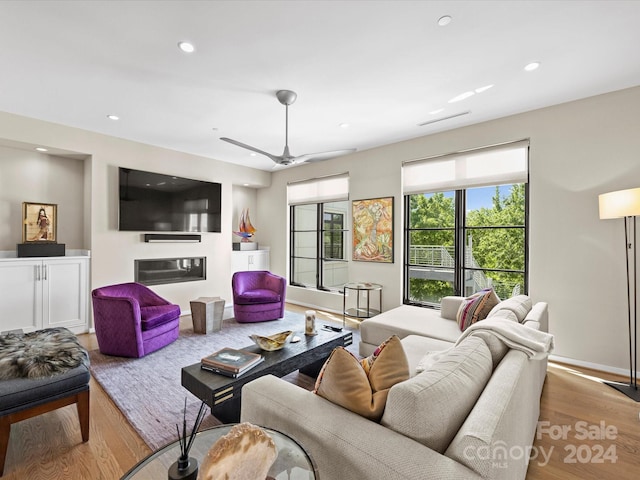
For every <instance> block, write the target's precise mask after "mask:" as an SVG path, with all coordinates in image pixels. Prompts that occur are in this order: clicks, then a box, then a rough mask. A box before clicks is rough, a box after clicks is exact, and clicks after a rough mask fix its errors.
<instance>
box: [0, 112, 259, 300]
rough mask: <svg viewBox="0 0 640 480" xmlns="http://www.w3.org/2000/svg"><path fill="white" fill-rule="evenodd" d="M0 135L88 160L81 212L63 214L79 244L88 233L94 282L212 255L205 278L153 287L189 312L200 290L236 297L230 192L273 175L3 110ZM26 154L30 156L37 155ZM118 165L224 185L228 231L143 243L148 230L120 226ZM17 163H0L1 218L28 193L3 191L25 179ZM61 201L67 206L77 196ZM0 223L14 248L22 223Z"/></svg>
mask: <svg viewBox="0 0 640 480" xmlns="http://www.w3.org/2000/svg"><path fill="white" fill-rule="evenodd" d="M0 139H4V141H2V140H0V144H4V145H12V146H13V145H16V144H23V146H24V148H30V149H31V151H32V150H33V149H32V147H29V145H31V146H37V145H41V146H45V147H49V148H51V149H63V150H66V151H69V152H77V153H81V154H83V155H84V156H85V157H86V158H88V159H87V160H85V163H84V165H83V169H82V172H83V174H82V175H84V182H83V177H82V176H80V177H78V176H77V175H76V182H74V186H73V187H72V189H73V190H74V191H75V192H76V193H75V195H76V197H77V199H78V202H81V203H82V205H83V210H82V211H77V212H73V213H72V212H67V211H66V210H67V209H66V207H65V212H63V211H62V210H61V211H59V221H60V222H61V224H62V222H67V221H68V220H67V215H69V218H73V221H74V222H77V223H78V227H77V228H78V231H77V234H74V238H73V242H74V243H76V242H79V241H80V240H79V239H82V240H81V242H82V247H84V248H86V249H90V250H91V257H92V259H91V288H96V287H98V286H102V285H107V284H112V283H119V282H127V281H133V267H134V259H142V258H162V257H178V256H206V257H207V280H206V281H199V282H186V283H177V284H169V285H158V286H157V287H154V290H156V291H157V292H158V293H159V294H160V295H163V296H165V297H166V298H168V299H169V300H171V301H173V302H176V303H178V304H179V305H180V307H181V309H182V310H183V311H186V310H189V300H191V299H194V298H197V297H199V296H212V295H219V296H221V297H223V298H226V299H228V300H231V285H230V271H231V242H232V233H231V227H232V212H233V197H232V191H233V188H234V185H242V183H244V182H251V184H252V185H268V184H269V182H270V174H269V173H267V172H263V171H260V170H255V169H251V168H246V167H240V166H237V165H231V164H228V163H224V162H220V161H216V160H212V159H208V158H203V157H197V156H194V155H188V154H184V153H180V152H175V151H171V150H166V149H162V148H157V147H153V146H149V145H143V144H140V143H135V142H131V141H127V140H123V139H118V138H114V137H108V136H105V135H100V134H96V133H92V132H87V131H84V130H79V129H75V128H70V127H65V126H62V125H56V124H51V123H47V122H42V121H38V120H33V119H29V118H25V117H20V116H16V115H12V114H8V113H1V112H0ZM12 148H13V147H12ZM25 155H26V156H28V157H29V158H31V156H32V155H33V154H32V153H28V154H25ZM63 160H64V159H63ZM69 162H73V161H69ZM119 166H123V167H131V168H137V169H141V170H150V171H154V172H160V173H167V174H175V175H179V176H183V177H189V178H195V179H199V180H208V181H216V182H220V183H222V205H223V212H222V227H223V228H222V233H203V234H202V242H201V243H187V244H180V243H161V244H149V243H144V242H143V241H142V233H138V232H119V231H118V230H117V215H118V170H117V168H118V167H119ZM13 167H14V166H13V165H12V168H11V169H9V168H7V162H6V160H3V161H2V163H0V168H1V170H0V211H1V212H6V211H8V212H11V213H9V214H7V213H2V216H3V217H6V216H7V215H10V216H11V217H10V218H13V217H15V215H19V211H20V208H21V202H22V197H21V196H20V195H17V194H16V193H15V192H14V193H12V194H11V196H10V197H9V196H8V194H6V193H5V192H7V191H8V190H9V189H10V188H11V189H13V188H15V187H13V185H18V186H19V185H21V184H23V183H25V181H26V179H27V178H28V177H30V176H31V175H29V174H28V172H24V171H22V168H18V171H17V172H16V171H15V169H14V168H13ZM45 185H46V186H47V188H50V189H51V190H52V191H54V192H55V194H54V195H53V196H52V197H51V198H56V195H62V194H63V193H62V191H63V190H65V189H67V188H70V187H69V185H68V184H67V182H65V181H64V179H62V178H60V179H59V178H57V177H56V178H52V177H49V178H47V181H46V182H45ZM25 188H27V187H26V186H25ZM34 200H37V199H34ZM62 203H63V204H65V205H66V204H67V203H71V200H64V201H63V202H62ZM15 212H18V213H15ZM63 217H64V218H63ZM5 225H8V227H5ZM2 228H3V232H4V229H5V228H8V229H9V230H10V231H9V234H8V238H9V239H8V240H7V241H4V240H3V247H2V248H1V249H2V250H4V249H9V250H14V249H15V244H13V245H12V242H14V240H15V239H17V238H18V235H19V233H17V232H19V228H20V227H19V223H16V222H14V221H11V220H9V222H8V223H6V224H3V227H2ZM16 230H17V232H16ZM1 236H4V233H3V234H2V235H1ZM62 238H63V237H61V240H62Z"/></svg>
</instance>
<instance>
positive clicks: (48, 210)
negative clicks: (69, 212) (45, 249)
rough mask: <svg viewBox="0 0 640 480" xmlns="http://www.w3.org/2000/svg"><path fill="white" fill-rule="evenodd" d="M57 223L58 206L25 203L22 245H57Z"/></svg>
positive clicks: (23, 204)
mask: <svg viewBox="0 0 640 480" xmlns="http://www.w3.org/2000/svg"><path fill="white" fill-rule="evenodd" d="M57 222H58V206H57V205H54V204H51V203H29V202H23V203H22V243H56V242H57V241H58V229H57Z"/></svg>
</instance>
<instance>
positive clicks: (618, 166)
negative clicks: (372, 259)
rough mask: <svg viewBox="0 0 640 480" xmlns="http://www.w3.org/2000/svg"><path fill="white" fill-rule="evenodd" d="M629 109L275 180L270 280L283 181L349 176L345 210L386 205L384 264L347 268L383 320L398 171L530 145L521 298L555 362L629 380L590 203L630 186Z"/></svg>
mask: <svg viewBox="0 0 640 480" xmlns="http://www.w3.org/2000/svg"><path fill="white" fill-rule="evenodd" d="M638 105H640V88H632V89H628V90H623V91H619V92H614V93H610V94H607V95H601V96H597V97H592V98H588V99H584V100H580V101H576V102H571V103H567V104H562V105H557V106H554V107H550V108H545V109H541V110H536V111H532V112H528V113H524V114H520V115H515V116H511V117H507V118H502V119H498V120H495V121H490V122H486V123H482V124H478V125H473V126H469V127H465V128H459V129H455V130H451V131H448V132H443V133H439V134H434V135H429V136H424V137H420V138H416V139H413V140H409V141H405V142H401V143H397V144H393V145H388V146H385V147H382V148H376V149H372V150H368V151H363V152H358V153H356V154H353V155H350V156H348V157H340V158H337V159H333V160H328V161H326V162H321V163H316V164H309V165H304V166H300V167H296V168H290V169H286V170H281V171H278V172H276V173H274V175H273V180H272V185H271V187H270V188H267V189H262V190H259V191H258V216H259V217H260V216H266V215H267V214H269V213H270V217H269V218H270V219H271V220H270V224H271V225H273V227H274V228H272V229H270V230H269V234H270V238H269V239H268V240H267V241H269V243H270V244H271V266H272V269H273V270H274V271H278V272H279V273H285V272H287V262H288V251H287V249H288V240H287V229H288V225H287V208H286V184H287V182H289V181H296V180H302V179H306V178H312V177H315V176H320V175H327V174H331V173H341V172H345V171H349V174H350V198H351V199H352V200H355V199H361V198H371V197H377V196H388V195H393V196H394V197H395V222H394V228H395V232H394V240H395V262H394V264H393V265H387V264H372V263H363V262H351V264H350V277H351V280H352V281H371V282H377V283H380V284H382V285H383V286H384V300H383V302H384V305H383V307H384V310H388V309H390V308H392V307H395V306H397V305H400V304H401V303H402V258H403V257H402V245H401V243H402V191H401V165H402V162H403V161H405V160H412V159H417V158H423V157H427V156H431V155H436V154H443V153H450V152H454V151H457V150H464V149H469V148H475V147H481V146H485V145H492V144H496V143H502V142H508V141H513V140H520V139H525V138H529V139H530V143H531V149H530V201H531V203H530V227H531V228H530V233H531V235H530V259H529V274H530V275H529V278H530V294H531V296H532V297H533V299H534V300H535V301H539V300H543V301H546V302H548V303H549V312H550V321H549V323H550V330H551V333H553V334H554V335H555V345H556V348H555V351H554V354H555V356H556V357H566V358H568V359H571V361H573V362H575V363H579V364H587V365H592V366H599V367H600V368H605V369H610V370H612V371H619V372H621V373H623V374H624V373H628V355H629V353H628V349H627V334H628V331H627V320H626V318H627V317H626V293H625V267H624V252H623V249H622V245H623V235H624V233H623V226H622V221H621V220H620V221H615V220H607V221H604V220H603V221H601V220H599V219H598V194H600V193H603V192H608V191H611V190H617V189H623V188H631V187H638V186H640V153H639V152H640V136H639V135H638V133H637V132H638V129H639V127H640V121H639V120H638V111H637V106H638ZM288 297H289V299H290V300H292V301H296V302H299V303H302V304H305V305H308V306H324V307H329V308H332V309H334V310H336V311H339V310H341V308H342V297H341V296H340V295H336V294H329V293H324V292H313V291H309V290H304V289H300V288H296V287H289V290H288Z"/></svg>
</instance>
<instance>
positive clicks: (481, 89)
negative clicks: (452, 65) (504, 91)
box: [476, 85, 493, 93]
mask: <svg viewBox="0 0 640 480" xmlns="http://www.w3.org/2000/svg"><path fill="white" fill-rule="evenodd" d="M492 87H493V85H485V86H484V87H480V88H476V93H482V92H486V91H487V90H489V89H490V88H492Z"/></svg>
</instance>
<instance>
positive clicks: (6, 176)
mask: <svg viewBox="0 0 640 480" xmlns="http://www.w3.org/2000/svg"><path fill="white" fill-rule="evenodd" d="M0 192H1V193H0V250H14V251H15V249H16V244H17V243H21V242H22V231H21V228H20V227H21V224H22V202H29V203H53V204H56V205H57V206H58V210H57V211H58V222H57V241H58V243H64V244H65V245H66V248H67V249H83V248H86V247H85V245H84V231H83V228H84V223H83V219H82V213H83V210H84V161H82V160H76V159H69V158H61V157H56V156H52V155H47V154H44V153H39V152H36V151H34V150H31V151H28V150H19V149H16V148H7V147H2V146H0Z"/></svg>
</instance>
